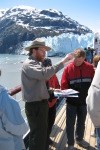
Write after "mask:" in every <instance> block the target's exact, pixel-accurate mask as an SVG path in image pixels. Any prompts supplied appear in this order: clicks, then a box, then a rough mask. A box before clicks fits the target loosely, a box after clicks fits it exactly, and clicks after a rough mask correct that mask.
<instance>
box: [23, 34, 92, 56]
mask: <svg viewBox="0 0 100 150" xmlns="http://www.w3.org/2000/svg"><path fill="white" fill-rule="evenodd" d="M43 39H44V40H45V42H46V45H48V46H50V47H51V48H52V50H51V51H49V52H48V53H47V56H63V55H65V54H67V53H69V52H72V51H73V50H75V49H76V48H83V49H84V48H86V47H91V48H94V33H88V34H85V35H83V34H82V35H78V34H73V33H63V34H61V35H59V36H54V37H47V38H45V37H43ZM31 42H32V41H26V42H24V43H23V51H22V52H21V54H25V53H27V52H25V50H24V48H25V47H27V46H29V45H30V43H31Z"/></svg>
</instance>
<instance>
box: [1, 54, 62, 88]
mask: <svg viewBox="0 0 100 150" xmlns="http://www.w3.org/2000/svg"><path fill="white" fill-rule="evenodd" d="M27 57H28V56H25V55H9V54H0V68H1V70H2V75H1V77H0V84H1V85H3V86H5V87H6V88H7V89H9V88H13V87H15V86H17V85H20V83H21V67H22V62H23V61H24V60H25V59H26V58H27ZM51 60H52V63H53V64H56V62H58V61H59V60H61V58H57V57H56V58H55V57H52V58H51ZM60 74H61V72H59V73H58V74H57V76H60Z"/></svg>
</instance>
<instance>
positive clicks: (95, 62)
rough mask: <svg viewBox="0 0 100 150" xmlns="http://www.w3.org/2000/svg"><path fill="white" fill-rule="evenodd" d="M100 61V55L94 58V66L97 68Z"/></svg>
mask: <svg viewBox="0 0 100 150" xmlns="http://www.w3.org/2000/svg"><path fill="white" fill-rule="evenodd" d="M99 61H100V55H95V56H94V57H93V66H94V67H95V68H96V67H97V65H98V62H99Z"/></svg>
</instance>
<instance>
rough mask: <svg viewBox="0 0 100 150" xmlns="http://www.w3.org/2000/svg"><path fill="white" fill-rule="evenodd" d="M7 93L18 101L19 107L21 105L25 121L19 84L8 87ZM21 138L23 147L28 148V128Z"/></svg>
mask: <svg viewBox="0 0 100 150" xmlns="http://www.w3.org/2000/svg"><path fill="white" fill-rule="evenodd" d="M8 93H9V94H10V95H11V96H13V97H14V98H15V99H16V100H17V102H18V103H19V105H20V107H21V113H22V115H23V117H24V119H25V121H26V122H27V118H26V115H25V107H24V102H23V101H22V98H21V86H20V85H19V86H16V87H14V88H13V89H10V90H9V91H8ZM20 103H23V105H21V104H20ZM23 140H24V144H25V147H26V148H28V145H29V130H28V132H27V133H26V134H25V135H24V136H23Z"/></svg>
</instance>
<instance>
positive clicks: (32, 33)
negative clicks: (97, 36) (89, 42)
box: [0, 5, 92, 53]
mask: <svg viewBox="0 0 100 150" xmlns="http://www.w3.org/2000/svg"><path fill="white" fill-rule="evenodd" d="M63 33H74V34H79V35H81V34H86V33H92V30H90V29H89V28H88V27H86V26H84V25H81V24H79V23H78V22H77V21H75V20H73V19H71V18H70V17H68V16H67V15H63V13H62V12H61V11H57V10H55V9H45V10H37V9H36V8H34V7H30V6H24V5H22V6H15V7H12V8H10V9H7V10H2V11H0V53H17V51H16V49H17V45H19V44H21V43H22V42H24V41H31V40H33V39H35V38H37V37H48V36H51V37H54V36H58V35H61V34H63Z"/></svg>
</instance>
